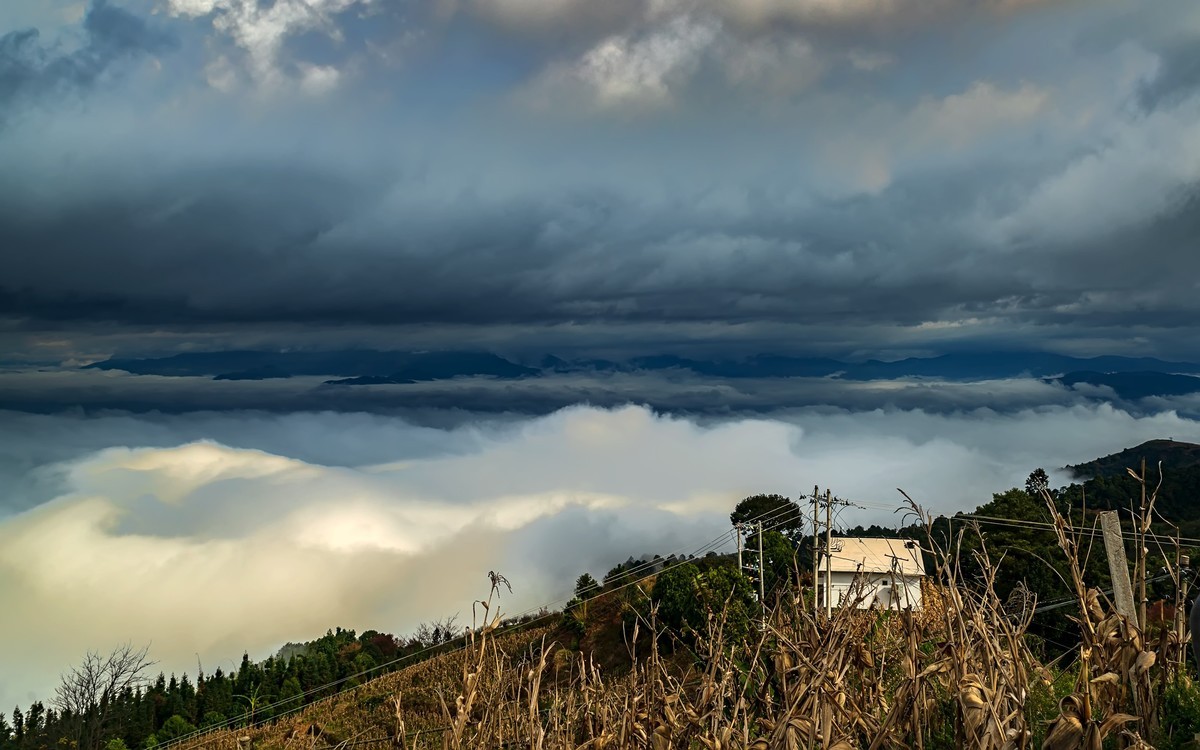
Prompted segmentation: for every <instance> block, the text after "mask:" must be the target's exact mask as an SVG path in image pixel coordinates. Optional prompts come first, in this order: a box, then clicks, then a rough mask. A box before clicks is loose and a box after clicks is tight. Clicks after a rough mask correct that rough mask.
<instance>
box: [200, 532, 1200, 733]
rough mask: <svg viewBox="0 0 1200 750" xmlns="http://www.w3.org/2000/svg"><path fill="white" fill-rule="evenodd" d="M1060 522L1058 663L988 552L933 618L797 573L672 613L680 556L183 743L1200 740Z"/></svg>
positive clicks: (939, 583)
mask: <svg viewBox="0 0 1200 750" xmlns="http://www.w3.org/2000/svg"><path fill="white" fill-rule="evenodd" d="M1050 512H1051V513H1053V511H1050ZM924 523H925V524H926V528H927V530H928V529H930V527H931V525H932V523H933V521H932V519H924ZM1055 523H1056V526H1057V528H1058V529H1059V533H1057V534H1056V543H1057V553H1058V554H1059V555H1060V556H1061V557H1062V558H1063V559H1064V561H1065V564H1066V568H1067V571H1068V575H1069V576H1070V579H1071V581H1072V582H1073V585H1074V587H1075V591H1076V594H1077V596H1076V597H1075V599H1074V600H1073V601H1072V602H1070V605H1071V607H1072V610H1073V611H1074V613H1075V615H1076V617H1077V618H1078V624H1079V626H1078V631H1077V633H1076V639H1077V642H1078V643H1079V645H1078V646H1077V647H1076V648H1074V649H1072V651H1071V653H1070V654H1069V658H1064V659H1059V660H1057V661H1054V662H1048V661H1046V660H1045V659H1044V658H1042V657H1041V656H1039V653H1038V650H1037V648H1035V646H1034V643H1033V642H1032V641H1031V640H1030V639H1029V638H1028V637H1027V636H1026V633H1027V630H1028V627H1029V625H1030V623H1031V621H1032V619H1033V618H1034V616H1035V612H1034V611H1033V610H1032V609H1031V608H1029V607H1027V606H1023V605H1020V604H1014V603H1013V602H1011V601H1005V600H1004V599H1002V598H1000V597H999V596H998V595H997V594H996V592H995V589H994V587H993V586H992V584H991V581H992V580H993V578H994V572H995V565H994V564H993V563H992V562H991V561H990V560H989V558H988V556H987V554H986V552H985V553H984V557H983V558H982V560H981V570H982V577H981V578H975V577H974V576H971V577H969V578H968V577H963V574H962V572H961V570H960V568H959V566H958V564H957V562H956V560H955V557H954V554H953V552H952V549H953V548H952V547H945V546H940V545H938V544H936V543H934V544H933V545H932V546H931V549H930V552H931V555H932V557H933V562H934V565H933V567H932V570H931V571H930V573H931V575H930V578H929V580H928V581H927V582H926V584H925V586H924V595H925V602H926V606H925V607H924V609H923V610H922V611H921V612H920V613H917V614H913V613H906V612H895V611H893V612H887V611H883V612H881V611H870V610H859V609H856V608H853V607H846V608H843V609H839V610H835V611H834V613H833V616H832V617H831V618H826V617H825V616H824V615H823V614H820V613H814V611H813V609H812V608H811V606H810V604H809V602H811V599H810V594H811V592H810V591H808V590H807V589H806V588H805V587H804V585H803V584H802V583H800V582H797V583H796V585H795V587H793V588H789V589H787V594H786V595H783V596H779V597H776V598H775V599H773V602H772V606H771V607H769V608H762V609H757V608H756V611H755V612H752V613H750V617H749V618H748V620H746V621H745V622H743V623H741V624H740V625H739V623H738V622H737V618H736V617H735V616H734V612H735V608H733V607H731V606H730V605H731V604H732V603H733V602H734V601H735V600H736V599H737V598H738V597H739V596H742V595H744V592H742V593H739V592H737V591H734V592H733V593H732V595H730V596H727V597H726V596H724V595H722V596H721V597H709V596H707V594H708V593H709V592H708V587H709V586H711V585H715V584H714V583H712V582H713V581H715V580H716V579H715V578H712V577H710V578H708V579H703V578H693V579H692V584H693V586H694V588H693V589H692V591H693V593H694V596H695V598H696V599H697V600H699V601H701V602H703V603H704V604H705V617H704V618H703V620H702V621H701V622H700V623H699V624H698V625H695V624H693V625H688V624H686V623H685V624H683V625H678V624H672V623H671V622H669V621H668V619H669V618H668V617H667V614H666V609H667V607H668V603H669V602H670V601H671V597H670V596H669V595H668V594H669V592H664V591H663V590H662V588H663V587H662V584H663V582H664V581H665V580H667V579H668V577H670V576H671V574H672V573H673V572H674V571H678V570H683V569H685V568H687V566H689V565H691V563H689V562H687V561H680V562H679V563H677V566H676V567H675V568H670V569H667V570H664V571H663V572H662V573H660V574H659V576H658V577H657V580H655V581H649V580H645V581H641V582H640V584H641V585H636V586H629V587H626V588H624V589H621V590H620V591H613V592H611V593H609V594H600V595H598V596H597V597H595V598H593V599H590V600H587V606H588V608H589V610H590V611H589V613H588V614H587V615H586V616H584V617H583V618H582V620H581V624H582V628H576V627H573V626H572V625H571V623H570V620H569V618H564V620H563V622H562V623H561V624H560V625H558V626H556V627H551V628H541V629H536V630H529V631H526V632H523V633H519V634H514V635H499V634H498V633H497V632H496V631H492V630H490V628H491V627H492V626H493V625H495V624H496V623H497V622H498V616H497V618H494V619H493V620H492V621H491V623H490V624H485V625H484V626H482V627H480V628H479V629H477V630H475V631H473V632H472V633H471V634H470V635H468V636H467V637H466V638H465V639H464V644H463V648H461V649H460V650H459V651H457V652H454V653H450V654H444V655H441V656H439V657H437V658H436V659H433V660H430V661H427V662H425V663H424V664H421V665H419V666H416V667H413V668H411V669H408V670H404V671H402V672H399V673H397V674H393V675H389V676H387V677H383V678H380V679H378V680H374V681H372V682H369V683H367V684H365V685H362V686H360V687H358V688H355V689H354V690H352V691H350V692H347V693H345V694H343V695H339V696H337V697H335V698H331V699H328V700H325V701H322V702H321V703H318V704H315V705H313V706H310V707H308V708H307V709H305V710H304V711H303V712H301V713H299V714H297V715H294V716H289V717H284V718H282V719H281V720H280V721H278V722H276V723H275V724H273V725H269V726H260V727H254V728H248V729H240V730H237V731H233V732H219V733H213V734H209V735H205V736H202V737H199V738H196V739H194V740H192V741H189V742H185V743H183V744H182V745H181V750H182V748H189V749H190V748H200V747H205V748H214V749H215V750H238V749H239V748H241V749H242V750H251V749H252V750H267V749H273V748H325V747H337V748H349V747H366V748H380V749H382V748H404V750H410V749H411V750H416V749H417V748H451V749H453V750H461V749H462V748H502V747H521V748H546V749H549V748H555V749H557V748H572V749H573V750H581V749H587V750H593V749H599V748H647V749H648V750H666V749H667V748H689V749H690V748H707V749H710V750H715V749H716V748H752V749H753V750H769V749H770V748H802V747H812V748H824V749H826V750H852V749H853V748H866V747H874V748H889V749H891V748H894V749H896V750H898V749H899V748H912V747H922V748H928V749H930V750H940V749H943V748H944V749H948V748H961V747H972V748H988V749H989V750H1001V749H1002V748H1004V749H1007V748H1016V749H1019V748H1031V747H1039V746H1041V747H1044V748H1048V749H1049V750H1073V749H1074V748H1080V749H1081V750H1082V748H1085V747H1086V748H1091V747H1096V748H1099V747H1102V746H1103V747H1109V746H1112V747H1135V748H1143V749H1145V748H1150V747H1159V748H1183V747H1190V746H1189V745H1188V744H1187V743H1189V742H1190V740H1191V738H1192V735H1193V733H1194V732H1195V731H1197V730H1200V710H1197V708H1196V707H1197V706H1200V691H1197V690H1196V688H1195V687H1194V686H1193V685H1192V683H1191V681H1190V680H1189V678H1188V677H1187V676H1186V672H1187V667H1186V665H1187V662H1186V659H1185V658H1186V654H1185V652H1184V651H1183V650H1182V649H1181V648H1180V646H1181V644H1180V642H1179V641H1178V640H1177V639H1173V638H1171V637H1169V636H1164V637H1157V638H1153V639H1146V638H1143V637H1142V635H1141V634H1140V633H1139V632H1138V631H1137V630H1136V628H1131V627H1130V625H1129V624H1128V623H1127V622H1126V621H1125V620H1124V619H1123V618H1121V617H1120V616H1119V615H1117V614H1115V613H1114V612H1113V611H1112V609H1111V607H1110V606H1109V605H1108V604H1107V602H1106V599H1105V597H1103V595H1101V594H1099V593H1098V592H1096V591H1095V590H1094V589H1089V588H1088V587H1087V585H1086V583H1085V580H1084V573H1083V567H1082V562H1081V560H1080V557H1079V554H1080V552H1079V550H1078V548H1076V547H1074V546H1073V544H1072V539H1074V538H1075V535H1076V534H1077V533H1078V532H1079V531H1080V530H1079V529H1076V528H1074V527H1073V526H1071V524H1070V521H1069V520H1068V519H1067V518H1065V517H1063V516H1055ZM931 538H932V537H931ZM1053 552H1054V550H1047V554H1051V553H1053ZM719 570H721V568H713V569H712V570H711V571H710V572H716V571H719ZM706 580H707V581H708V583H706V582H705V581H706ZM647 587H649V591H647ZM494 593H495V592H493V594H494ZM618 627H619V628H620V629H621V632H622V633H623V638H622V641H623V651H624V652H625V653H626V654H627V655H628V657H629V660H628V661H627V662H625V663H624V665H622V666H623V668H622V667H621V666H616V667H614V668H612V669H606V668H605V667H604V666H602V665H601V664H600V663H599V661H598V660H597V658H596V656H597V655H596V654H595V653H594V652H590V651H589V650H588V648H587V646H588V645H589V644H597V643H599V642H601V641H602V640H605V639H609V638H611V637H612V635H613V631H614V628H618ZM602 631H603V632H602Z"/></svg>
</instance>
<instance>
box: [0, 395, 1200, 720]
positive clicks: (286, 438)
mask: <svg viewBox="0 0 1200 750" xmlns="http://www.w3.org/2000/svg"><path fill="white" fill-rule="evenodd" d="M172 419H174V420H175V422H174V424H176V426H175V427H171V426H170V425H171V424H172V422H171V421H170V420H167V421H166V422H164V420H163V418H161V417H155V418H139V417H115V416H114V417H103V418H99V419H83V418H77V417H65V416H63V417H36V418H33V417H31V418H29V419H22V420H20V425H15V426H13V427H12V428H11V429H6V430H3V431H2V432H0V437H2V439H3V440H4V441H5V442H11V441H13V440H18V439H19V440H23V441H29V440H35V441H36V440H40V439H44V440H46V441H53V442H55V443H60V442H61V441H60V439H59V437H60V436H61V435H67V436H71V435H77V436H78V435H84V436H86V435H87V434H88V433H92V435H91V437H90V438H87V439H85V440H82V441H80V442H76V443H75V444H76V445H77V446H79V447H80V448H82V446H84V445H85V444H86V443H87V441H88V440H94V439H97V438H100V437H103V436H104V435H106V434H109V435H111V436H112V437H111V438H110V439H111V440H119V441H126V442H128V441H129V439H130V436H132V435H137V434H145V435H153V436H155V437H154V439H155V440H156V441H157V440H162V439H163V438H164V437H166V434H164V433H163V430H164V428H166V429H167V430H168V431H171V430H174V431H178V432H179V433H180V434H184V433H187V432H194V431H195V429H197V426H198V425H207V427H206V428H205V429H208V430H209V431H211V432H214V433H221V434H225V435H227V436H232V437H231V440H230V441H229V442H230V443H232V445H221V444H217V443H212V442H190V443H186V444H183V445H175V446H173V447H167V448H124V447H122V448H113V449H107V450H102V451H99V452H95V451H92V452H87V453H84V454H83V455H82V456H81V457H79V458H76V459H72V460H70V461H68V462H67V464H66V468H67V473H66V481H67V484H66V487H65V491H64V492H63V493H62V494H61V495H60V497H58V499H56V500H54V501H53V502H50V503H47V504H44V505H41V506H40V507H38V508H36V509H34V510H32V511H29V512H26V513H24V514H21V515H17V516H11V517H9V518H7V519H3V520H0V599H3V601H4V602H5V607H4V608H2V609H0V630H3V632H4V633H5V634H6V635H7V636H8V637H7V638H6V639H5V642H4V644H0V662H2V663H4V664H5V675H4V677H5V679H6V680H7V682H6V683H5V684H3V685H0V705H9V704H11V703H14V702H17V701H20V702H25V701H26V700H27V696H26V693H25V691H26V690H33V691H35V692H36V693H37V694H38V695H39V696H41V697H43V698H44V697H47V695H48V691H49V690H50V688H51V686H52V684H53V681H54V680H55V678H56V675H57V674H58V673H59V672H61V671H62V670H63V669H64V667H66V666H67V665H68V664H71V663H73V662H75V661H76V660H78V658H79V657H80V656H81V655H82V654H83V653H84V651H86V650H87V649H107V648H109V647H111V646H112V645H113V644H115V643H118V642H123V641H125V640H130V639H131V640H133V641H134V642H135V643H142V642H152V643H153V652H152V655H153V656H154V657H155V658H157V659H159V660H161V664H162V667H163V668H164V669H166V670H168V671H171V670H175V671H179V670H184V669H191V668H192V667H193V666H194V664H195V653H197V652H198V653H199V654H200V657H201V658H202V660H203V662H204V664H205V665H206V667H208V668H210V669H211V668H212V667H214V666H216V665H218V664H223V665H226V666H228V665H229V663H230V662H236V661H237V659H238V658H239V657H240V654H241V653H242V650H243V649H248V650H249V651H250V652H251V653H252V654H253V655H255V656H256V657H261V656H264V655H266V654H267V653H269V652H271V651H272V650H273V649H274V648H275V647H277V646H278V645H279V644H280V643H282V642H284V641H287V640H296V639H304V638H310V637H315V636H316V635H319V634H320V633H322V632H324V630H325V629H326V628H328V627H331V626H333V625H342V626H347V627H355V628H359V629H365V628H368V627H372V628H377V629H383V630H392V631H398V632H405V631H407V630H409V629H411V628H412V627H413V626H414V625H415V624H416V623H417V622H418V621H420V620H425V619H431V618H433V617H435V616H440V615H443V614H447V613H453V612H462V611H464V610H465V609H466V608H467V603H468V602H469V601H470V600H471V599H472V598H474V597H476V596H478V595H479V594H480V589H481V586H483V585H485V581H484V573H485V572H486V571H487V570H489V569H495V570H500V571H501V572H503V573H505V574H506V575H508V576H509V577H510V578H511V579H512V580H513V582H514V585H515V587H516V595H515V597H514V598H513V599H512V600H511V602H509V603H507V604H506V607H507V608H508V611H509V612H515V611H520V610H523V609H525V608H526V607H532V606H536V605H538V604H540V603H542V602H546V601H551V600H554V599H555V598H556V597H558V596H559V595H562V594H564V593H566V592H568V591H569V588H570V584H571V581H572V580H573V578H574V576H575V575H577V574H578V573H579V572H581V571H582V570H584V569H588V570H591V571H592V572H593V573H595V574H602V573H603V572H604V570H606V569H607V568H608V567H609V566H610V565H611V564H612V563H614V562H616V561H619V560H623V559H625V557H627V556H628V555H630V554H641V553H643V552H660V553H663V554H666V553H668V552H673V551H677V550H686V549H694V548H695V547H696V546H699V545H700V544H702V543H703V542H705V541H708V539H710V538H712V537H713V536H715V535H716V534H717V533H719V532H720V531H722V530H724V528H725V527H726V525H727V514H728V512H729V510H730V508H731V507H732V505H733V504H735V503H736V501H737V500H738V499H740V498H741V497H743V496H745V495H747V494H751V493H754V492H781V493H785V494H791V495H793V496H795V495H798V494H799V493H802V492H806V491H808V490H810V489H811V487H812V486H813V485H814V484H820V485H822V486H826V485H827V486H830V487H831V488H833V489H834V490H835V491H836V492H838V493H839V494H840V495H842V496H845V497H848V498H851V499H855V500H858V501H861V502H865V503H867V504H869V505H873V506H893V507H894V506H896V505H897V500H898V495H897V494H896V493H895V490H894V488H895V487H902V488H904V489H905V490H907V491H909V492H910V494H912V495H913V496H914V497H915V498H917V499H918V500H919V501H921V502H924V503H927V504H929V505H930V506H931V507H933V508H934V509H936V510H940V511H953V510H957V509H964V508H971V507H974V506H975V505H977V504H979V503H981V502H983V501H985V500H987V499H988V497H989V496H990V493H991V492H993V491H999V490H1003V489H1005V488H1007V487H1010V486H1014V485H1019V484H1020V483H1021V482H1022V481H1023V479H1024V477H1025V476H1026V474H1027V473H1028V472H1029V471H1030V470H1031V469H1032V468H1034V467H1036V466H1044V467H1046V468H1047V469H1049V470H1053V469H1054V468H1055V467H1058V466H1062V465H1064V464H1067V463H1074V462H1078V461H1082V460H1086V459H1089V458H1092V457H1095V456H1098V455H1102V454H1105V453H1109V452H1112V451H1114V450H1117V449H1120V448H1123V447H1127V446H1129V445H1132V444H1136V443H1138V442H1140V441H1142V440H1145V439H1149V438H1152V437H1165V436H1173V437H1176V438H1178V439H1184V440H1189V439H1190V440H1200V426H1198V425H1197V423H1195V422H1193V421H1190V420H1187V419H1183V418H1181V417H1179V416H1177V415H1175V414H1173V413H1164V414H1159V415H1157V416H1153V417H1144V418H1135V417H1133V416H1130V415H1128V414H1125V413H1123V412H1120V411H1116V410H1113V409H1112V408H1110V407H1095V408H1092V407H1073V408H1047V409H1038V410H1032V411H1026V412H1021V413H1017V414H1011V415H1000V414H995V413H992V412H975V413H964V414H958V415H950V416H938V415H932V414H926V413H923V412H919V411H915V412H914V411H910V412H904V411H887V410H877V411H873V412H867V413H857V414H854V413H847V412H841V411H827V412H822V411H819V410H817V411H808V412H802V413H798V414H794V415H791V416H788V417H786V418H780V419H757V420H738V421H729V422H714V423H709V424H704V425H702V424H697V423H695V422H692V421H689V420H686V419H679V418H668V417H662V416H656V415H654V414H652V413H650V412H648V411H647V410H645V409H641V408H635V407H629V408H624V409H618V410H613V411H604V410H597V409H591V408H583V407H579V408H572V409H568V410H565V411H562V412H559V413H556V414H554V415H551V416H548V417H544V418H538V419H529V420H525V421H521V422H515V423H514V422H503V423H493V424H484V423H480V424H476V425H471V426H466V427H461V428H456V429H454V430H449V431H441V430H430V429H427V428H418V427H414V426H412V425H407V424H405V423H403V422H399V421H397V420H392V419H387V418H384V417H366V416H365V415H354V414H344V415H336V414H323V415H316V414H310V415H303V414H297V415H290V416H287V417H281V418H274V417H265V416H262V415H249V414H247V415H209V416H206V417H201V418H200V420H201V421H200V422H196V421H194V420H195V419H196V417H178V418H172ZM31 428H33V431H32V432H31V431H30V430H31ZM18 432H19V433H20V434H19V435H18V434H17V433H18ZM168 434H169V432H168ZM39 435H40V436H43V437H39ZM239 435H240V436H242V437H241V438H240V439H241V440H242V441H245V440H251V441H252V442H253V443H255V444H257V445H263V444H271V445H273V446H275V449H274V450H262V449H251V448H245V447H235V446H236V444H237V443H238V442H239V438H238V437H237V436H239ZM78 439H79V438H77V440H78ZM69 442H70V441H69V440H68V443H69ZM360 444H371V445H373V446H374V448H373V449H372V453H373V454H374V455H375V456H379V455H381V454H383V453H387V452H388V451H382V450H380V446H381V445H383V446H389V448H390V450H391V452H392V455H394V456H395V457H396V459H397V460H396V461H385V462H375V463H372V464H370V465H362V466H341V467H339V466H333V465H328V464H326V463H325V462H323V461H322V460H320V456H321V454H322V453H324V454H326V455H328V456H329V457H330V458H331V459H337V460H344V459H345V458H347V457H348V456H352V455H354V454H355V452H356V450H354V446H356V445H360ZM285 450H286V451H287V452H288V453H291V454H293V455H284V454H283V451H285ZM297 454H304V455H306V456H307V458H306V459H304V460H301V459H300V458H296V457H295V455H297ZM844 520H845V521H847V522H849V523H857V522H864V523H868V522H870V521H872V520H875V521H880V522H892V521H894V517H893V516H892V514H891V513H890V512H889V511H888V510H885V509H881V508H872V509H871V510H868V511H865V512H864V511H853V512H851V514H850V515H847V516H846V517H845V518H844ZM566 550H569V553H568V552H567V551H566ZM566 554H569V556H570V559H569V562H564V558H563V555H566ZM85 613H86V617H87V627H86V628H81V627H79V626H78V623H79V621H80V617H82V616H84V614H85ZM31 642H36V643H37V644H39V645H38V648H36V649H29V648H25V647H24V646H22V645H19V644H27V643H31Z"/></svg>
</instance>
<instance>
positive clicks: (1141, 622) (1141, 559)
mask: <svg viewBox="0 0 1200 750" xmlns="http://www.w3.org/2000/svg"><path fill="white" fill-rule="evenodd" d="M1160 468H1161V467H1160ZM1141 485H1142V508H1141V512H1140V514H1139V515H1140V518H1138V535H1137V543H1138V556H1137V560H1138V630H1140V631H1142V632H1143V633H1145V632H1146V530H1147V529H1148V527H1149V525H1150V519H1148V518H1146V459H1145V458H1142V478H1141Z"/></svg>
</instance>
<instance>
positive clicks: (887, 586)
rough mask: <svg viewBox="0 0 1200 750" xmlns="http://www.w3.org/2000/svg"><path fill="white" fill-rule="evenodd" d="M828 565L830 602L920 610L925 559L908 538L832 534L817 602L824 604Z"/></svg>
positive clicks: (878, 607)
mask: <svg viewBox="0 0 1200 750" xmlns="http://www.w3.org/2000/svg"><path fill="white" fill-rule="evenodd" d="M826 566H828V568H829V577H830V589H831V591H832V597H831V604H832V606H835V607H840V606H843V604H845V603H850V602H853V603H854V604H855V606H857V607H858V608H859V609H872V608H875V609H914V610H917V609H920V608H921V581H922V579H924V577H925V562H924V560H923V559H922V557H921V549H920V547H919V546H918V545H917V543H916V542H913V541H911V540H908V539H877V538H866V539H861V538H856V537H834V538H833V545H832V550H831V554H830V555H829V556H828V557H827V556H825V555H822V559H821V562H820V565H819V569H818V570H819V575H818V577H817V601H818V602H820V605H821V606H822V607H824V606H825V570H826Z"/></svg>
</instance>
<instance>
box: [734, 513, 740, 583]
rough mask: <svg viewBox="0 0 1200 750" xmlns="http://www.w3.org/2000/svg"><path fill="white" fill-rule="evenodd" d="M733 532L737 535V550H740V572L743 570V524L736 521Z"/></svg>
mask: <svg viewBox="0 0 1200 750" xmlns="http://www.w3.org/2000/svg"><path fill="white" fill-rule="evenodd" d="M733 533H734V534H736V535H737V552H738V572H739V573H741V572H742V524H741V523H740V522H739V523H735V524H734V525H733Z"/></svg>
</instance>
